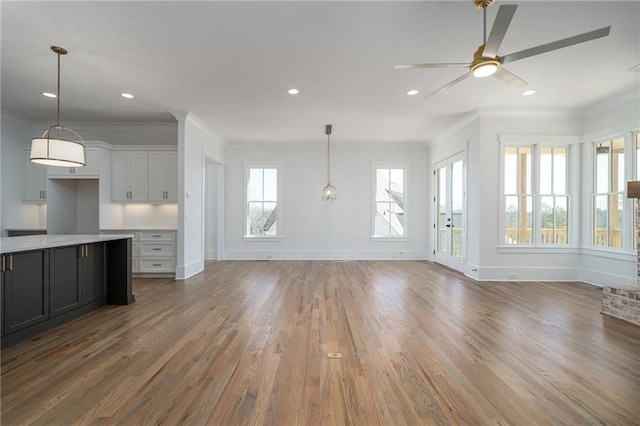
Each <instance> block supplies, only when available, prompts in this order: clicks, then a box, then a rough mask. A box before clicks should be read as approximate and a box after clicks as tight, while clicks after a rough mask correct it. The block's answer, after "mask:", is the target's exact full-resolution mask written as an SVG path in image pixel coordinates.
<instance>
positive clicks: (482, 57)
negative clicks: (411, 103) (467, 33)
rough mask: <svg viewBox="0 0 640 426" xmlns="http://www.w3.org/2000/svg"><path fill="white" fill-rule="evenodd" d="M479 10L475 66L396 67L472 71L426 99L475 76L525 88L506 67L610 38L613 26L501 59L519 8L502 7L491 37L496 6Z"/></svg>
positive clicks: (488, 1) (480, 4) (481, 3)
mask: <svg viewBox="0 0 640 426" xmlns="http://www.w3.org/2000/svg"><path fill="white" fill-rule="evenodd" d="M474 3H475V5H476V8H477V9H482V11H483V17H484V27H483V41H484V43H483V44H482V45H481V46H480V47H478V50H476V51H475V53H474V54H473V61H471V63H434V64H408V65H396V66H395V67H394V68H395V69H400V70H402V69H405V70H406V69H417V68H469V71H467V72H466V73H464V74H463V75H461V76H460V77H458V78H456V79H455V80H453V81H451V82H449V83H447V84H445V85H444V86H442V87H441V88H439V89H438V90H436V91H435V92H432V93H430V94H428V95H427V96H425V99H426V98H428V97H430V96H433V95H435V94H436V93H438V92H440V91H442V90H444V89H446V88H448V87H451V86H453V85H454V84H458V83H460V82H461V81H462V80H464V79H466V78H467V77H469V76H471V75H473V76H474V77H477V78H482V77H489V76H491V75H492V76H494V77H496V78H497V79H499V80H501V81H503V82H504V83H506V84H508V85H510V86H513V87H521V86H524V85H526V84H527V82H526V81H524V80H523V79H521V78H520V77H518V76H516V75H515V74H513V73H511V72H509V71H507V70H506V69H505V68H504V67H503V66H502V65H503V64H506V63H509V62H515V61H518V60H520V59H524V58H528V57H530V56H535V55H540V54H541V53H546V52H550V51H552V50H557V49H562V48H564V47H569V46H573V45H574V44H580V43H584V42H586V41H590V40H594V39H597V38H600V37H606V36H608V35H609V30H610V29H611V27H610V26H609V27H604V28H600V29H597V30H593V31H589V32H586V33H583V34H578V35H575V36H572V37H568V38H564V39H562V40H556V41H553V42H551V43H546V44H541V45H539V46H535V47H531V48H529V49H525V50H521V51H519V52H514V53H510V54H508V55H504V56H498V49H499V48H500V44H502V40H503V39H504V36H505V34H506V33H507V29H508V28H509V24H510V23H511V19H512V18H513V15H514V14H515V13H516V9H517V8H518V5H515V4H506V5H502V6H500V8H499V9H498V14H497V15H496V19H495V21H494V22H493V27H492V28H491V32H490V33H489V37H488V38H487V7H489V6H491V5H492V4H493V3H494V0H474Z"/></svg>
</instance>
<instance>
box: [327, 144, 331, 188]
mask: <svg viewBox="0 0 640 426" xmlns="http://www.w3.org/2000/svg"><path fill="white" fill-rule="evenodd" d="M330 138H331V136H330V135H329V134H327V185H331V143H330V140H329V139H330Z"/></svg>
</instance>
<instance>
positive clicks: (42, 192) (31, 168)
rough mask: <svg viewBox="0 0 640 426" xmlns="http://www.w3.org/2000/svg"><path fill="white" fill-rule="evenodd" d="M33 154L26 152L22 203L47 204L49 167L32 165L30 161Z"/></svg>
mask: <svg viewBox="0 0 640 426" xmlns="http://www.w3.org/2000/svg"><path fill="white" fill-rule="evenodd" d="M30 155H31V152H30V151H29V150H25V151H24V164H25V167H24V179H23V180H22V182H23V187H22V201H27V202H31V203H46V202H47V166H43V165H42V164H36V163H32V162H31V160H30V159H29V157H30Z"/></svg>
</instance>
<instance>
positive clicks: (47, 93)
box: [42, 92, 57, 98]
mask: <svg viewBox="0 0 640 426" xmlns="http://www.w3.org/2000/svg"><path fill="white" fill-rule="evenodd" d="M42 96H46V97H47V98H57V96H56V94H55V93H49V92H42Z"/></svg>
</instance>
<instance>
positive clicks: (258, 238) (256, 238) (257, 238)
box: [242, 235, 282, 243]
mask: <svg viewBox="0 0 640 426" xmlns="http://www.w3.org/2000/svg"><path fill="white" fill-rule="evenodd" d="M242 240H243V241H245V242H252V243H254V242H280V241H282V237H281V236H278V235H269V236H265V237H262V236H253V237H247V236H244V237H242Z"/></svg>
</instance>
